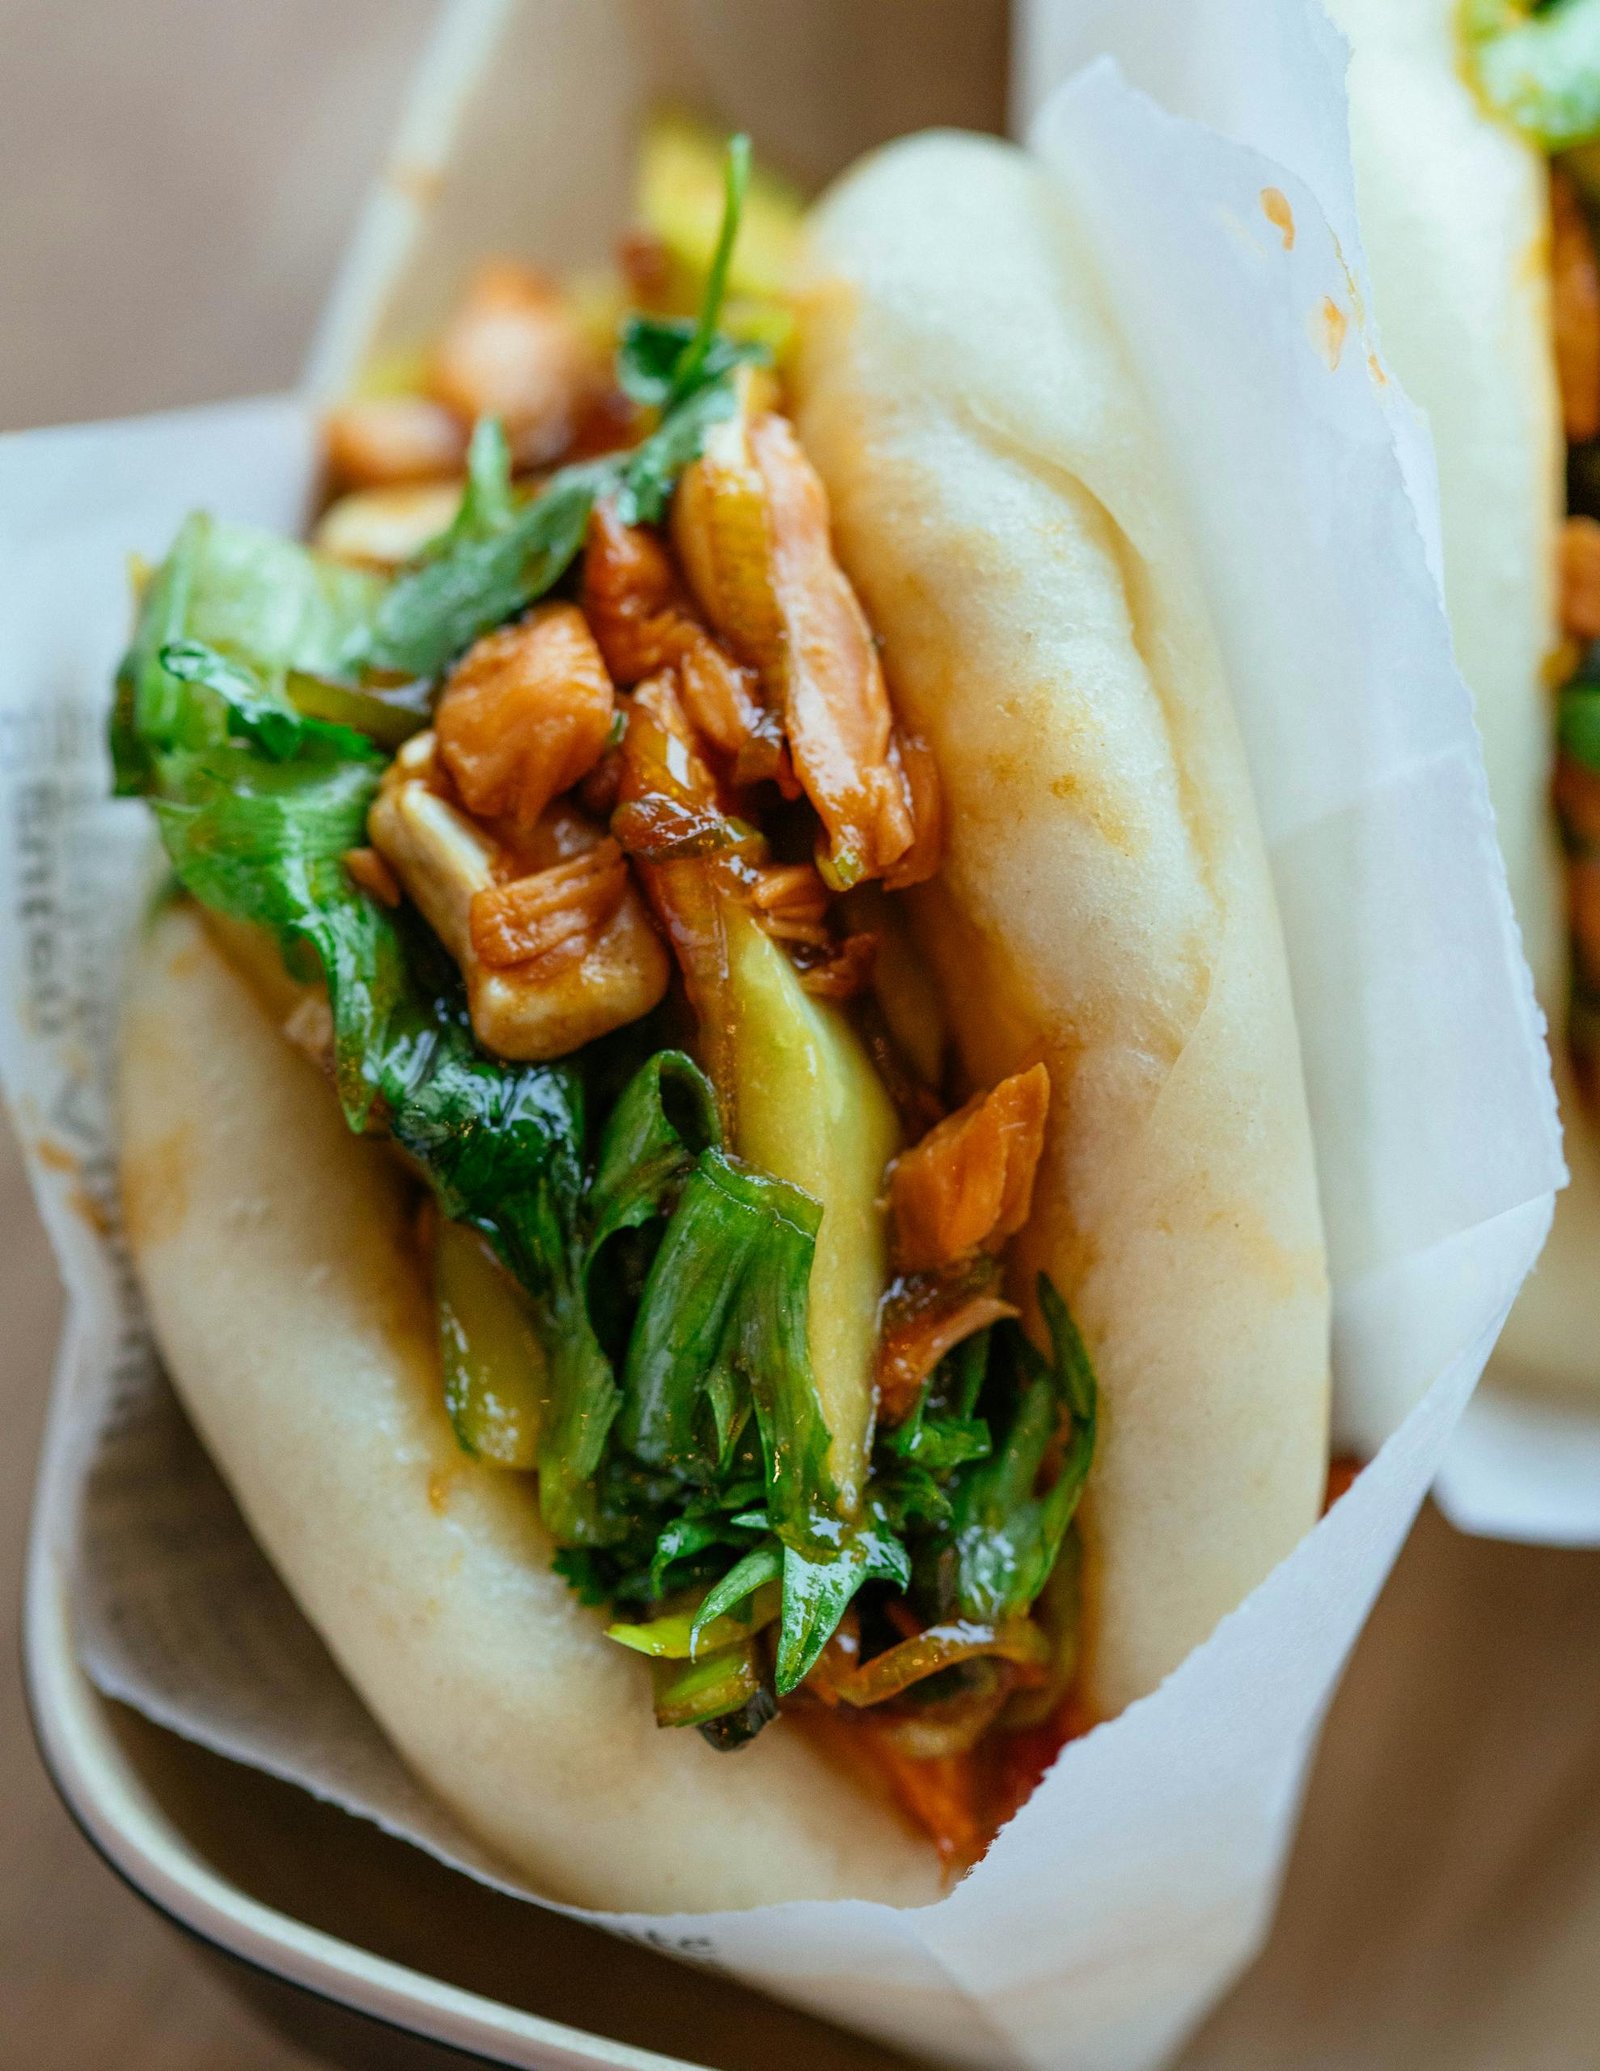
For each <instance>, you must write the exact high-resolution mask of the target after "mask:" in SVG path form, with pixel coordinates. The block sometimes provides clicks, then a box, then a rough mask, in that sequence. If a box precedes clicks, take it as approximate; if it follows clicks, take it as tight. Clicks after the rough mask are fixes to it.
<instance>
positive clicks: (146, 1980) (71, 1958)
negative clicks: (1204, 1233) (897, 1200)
mask: <svg viewBox="0 0 1600 2071" xmlns="http://www.w3.org/2000/svg"><path fill="white" fill-rule="evenodd" d="M432 12H433V9H432V4H431V0H334V4H329V0H229V4H227V5H226V6H222V5H219V4H217V0H116V4H112V0H73V4H68V5H63V4H61V0H0V282H3V283H4V287H3V291H0V428H3V429H6V430H14V429H17V428H20V427H24V426H28V425H35V424H45V423H53V422H60V421H66V420H71V419H77V418H90V417H107V416H115V415H120V414H125V413H132V412H138V411H145V410H151V409H161V408H168V407H173V406H179V405H183V404H187V403H194V402H201V401H206V400H210V399H213V398H217V397H222V396H230V395H241V394H247V393H252V392H260V391H263V390H271V389H275V388H282V387H285V386H288V385H290V384H292V383H293V381H294V379H295V376H296V373H297V370H298V368H299V365H300V362H301V359H302V357H303V354H304V351H305V348H306V345H307V343H308V340H309V337H310V332H311V327H312V325H313V322H314V320H315V317H316V314H317V312H318V309H319V307H320V304H321V301H322V298H323V296H324V294H325V292H326V289H327V287H328V284H329V282H330V280H331V278H332V275H333V271H334V268H335V265H336V263H337V261H338V258H339V255H340V253H341V251H342V249H343V246H344V244H345V241H346V239H347V237H348V235H349V232H350V228H351V224H352V220H353V217H354V213H355V210H356V208H357V206H358V204H359V200H360V197H361V194H362V190H363V187H364V184H365V182H366V180H367V179H368V177H369V175H370V174H371V172H372V171H373V169H374V168H375V166H376V164H377V162H378V160H379V158H380V156H381V153H382V150H383V147H384V145H385V142H386V140H387V138H388V135H389V132H390V130H391V128H392V125H393V122H394V119H395V115H396V111H397V108H398V105H399V102H400V98H401V96H402V93H403V90H404V85H405V82H406V79H407V76H408V74H409V71H410V68H411V66H412V65H413V63H414V62H415V59H416V57H417V55H418V53H419V50H420V48H421V44H422V41H423V38H424V36H425V35H426V32H427V29H428V26H429V23H430V21H431V18H432ZM0 637H3V632H0ZM0 1319H3V1322H4V1355H3V1358H0V1412H3V1415H4V1421H5V1428H6V1432H7V1443H6V1444H5V1445H4V1447H3V1448H0V1616H3V1618H4V1620H5V1622H6V1626H7V1631H6V1661H7V1667H6V1670H5V1672H4V1674H3V1676H0V1862H3V1863H4V1864H5V1865H6V1866H7V1871H8V1874H7V1876H6V1877H5V1879H4V1882H3V1885H0V2064H4V2065H7V2066H10V2065H15V2066H18V2067H19V2071H20V2067H26V2071H68V2067H71V2071H82V2067H86V2066H100V2065H106V2066H110V2065H115V2066H117V2067H118V2071H156V2067H158V2066H159V2067H160V2071H200V2067H215V2066H222V2065H227V2066H229V2067H233V2071H285V2067H289V2066H295V2065H303V2064H307V2063H309V2062H311V2061H312V2059H311V2058H310V2057H308V2056H306V2055H305V2054H303V2053H302V2052H300V2051H299V2050H298V2049H296V2048H294V2047H291V2046H290V2045H289V2044H287V2043H284V2042H281V2041H279V2040H278V2039H277V2038H276V2037H275V2036H274V2035H273V2034H271V2033H270V2032H269V2031H268V2030H267V2029H266V2028H265V2027H262V2026H260V2025H258V2024H257V2022H256V2020H255V2018H254V2017H253V2015H251V2014H250V2013H247V2012H246V2011H245V2010H244V2008H243V2007H242V2006H241V2005H240V2004H239V2003H238V2002H237V2001H236V2000H235V1998H234V1997H233V1996H232V1994H231V1993H230V1992H229V1991H228V1990H227V1989H226V1988H225V1987H224V1986H223V1985H222V1984H221V1983H219V1982H218V1981H217V1979H216V1977H215V1976H214V1975H213V1973H212V1972H211V1970H210V1969H209V1968H207V1967H205V1966H203V1965H202V1963H201V1962H200V1961H199V1959H198V1958H197V1957H196V1956H195V1955H194V1954H193V1953H192V1952H191V1951H190V1950H189V1949H188V1948H187V1947H186V1945H185V1944H183V1943H182V1942H181V1941H180V1940H179V1939H178V1937H177V1936H175V1935H174V1934H173V1933H172V1932H171V1930H170V1929H168V1928H167V1927H166V1926H164V1925H163V1924H162V1923H161V1922H160V1921H159V1920H157V1919H156V1918H155V1916H154V1915H152V1914H150V1913H148V1912H147V1911H146V1910H145V1909H144V1907H143V1906H142V1904H141V1903H140V1902H139V1901H138V1900H136V1899H135V1898H134V1897H132V1896H131V1895H130V1894H129V1893H127V1892H126V1891H124V1890H123V1889H122V1888H121V1886H120V1885H119V1884H118V1883H117V1882H116V1881H115V1880H114V1878H113V1877H112V1876H111V1874H110V1873H109V1872H108V1871H107V1870H105V1869H104V1868H103V1867H102V1866H101V1865H100V1864H99V1863H98V1862H97V1861H96V1860H95V1858H94V1857H93V1856H92V1854H91V1853H90V1852H89V1850H88V1849H87V1847H86V1846H85V1845H84V1844H83V1843H82V1841H81V1840H80V1839H79V1838H78V1837H77V1835H76V1834H75V1833H74V1831H73V1830H72V1828H71V1826H70V1824H69V1822H68V1820H67V1818H66V1816H65V1814H64V1813H63V1812H62V1811H61V1810H60V1808H59V1806H58V1805H57V1803H56V1801H55V1799H54V1797H53V1796H52V1794H51V1791H50V1788H49V1785H48V1783H47V1781H46V1779H45V1777H44V1775H43V1772H42V1770H41V1769H40V1767H39V1764H38V1761H37V1758H36V1756H35V1754H34V1752H33V1748H32V1743H31V1740H30V1737H29V1734H28V1730H27V1725H26V1720H25V1715H24V1710H23V1705H22V1699H21V1692H20V1689H19V1687H18V1683H17V1679H16V1677H15V1674H14V1672H13V1670H12V1667H11V1664H12V1663H14V1662H15V1660H16V1656H17V1634H16V1604H17V1594H18V1583H19V1577H20V1573H21V1563H22V1555H23V1544H24V1538H25V1533H26V1524H27V1510H28V1500H29V1486H30V1481H31V1476H32V1471H33V1461H34V1455H35V1450H36V1447H37V1441H38V1432H39V1424H40V1418H41V1413H42V1408H43V1402H44V1395H45V1390H46V1386H47V1379H48V1369H49V1362H50V1357H51V1352H52V1348H53V1344H54V1338H55V1332H56V1329H57V1324H58V1320H59V1296H58V1291H57V1287H56V1283H55V1275H54V1270H53V1267H52V1265H51V1262H50V1259H49V1255H48V1252H47V1250H46V1247H45V1245H44V1242H43V1238H42V1236H41V1234H40V1233H39V1231H38V1229H37V1226H36V1224H35V1222H34V1219H33V1215H32V1211H31V1207H30V1204H29V1201H28V1197H27V1191H26V1186H25V1183H24V1180H23V1178H22V1174H21V1169H20V1165H19V1163H18V1160H17V1157H16V1152H15V1146H14V1143H13V1142H12V1140H11V1138H10V1136H9V1134H8V1133H6V1132H5V1130H4V1124H3V1123H0ZM1597 2037H1600V1555H1592V1556H1579V1555H1567V1554H1552V1553H1546V1552H1541V1551H1537V1550H1530V1549H1526V1548H1511V1547H1503V1546H1495V1545H1489V1544H1485V1543H1482V1542H1473V1541H1468V1540H1464V1539H1461V1538H1460V1537H1458V1536H1457V1535H1456V1534H1454V1533H1453V1532H1452V1531H1450V1529H1449V1528H1448V1527H1447V1526H1446V1525H1444V1524H1443V1523H1442V1521H1441V1520H1440V1519H1439V1518H1438V1517H1437V1516H1436V1515H1435V1514H1433V1513H1432V1512H1428V1513H1425V1515H1424V1517H1423V1519H1422V1521H1421V1523H1420V1524H1419V1526H1418V1529H1417V1532H1416V1534H1415V1535H1414V1537H1413V1540H1412V1542H1411V1545H1410V1546H1409V1548H1408V1550H1407V1552H1406V1554H1405V1556H1404V1557H1403V1559H1402V1562H1401V1564H1400V1568H1399V1570H1398V1571H1397V1573H1396V1576H1395V1578H1394V1580H1393V1582H1392V1583H1391V1585H1390V1587H1389V1589H1388V1591H1387V1593H1386V1595H1385V1598H1384V1600H1383V1602H1382V1604H1381V1605H1380V1607H1379V1610H1378V1614H1377V1616H1376V1618H1375V1620H1374V1622H1373V1624H1372V1626H1371V1628H1370V1629H1369V1631H1368V1633H1367V1635H1366V1637H1365V1638H1364V1639H1363V1641H1362V1643H1361V1647H1360V1649H1359V1651H1358V1654H1357V1658H1356V1661H1355V1664H1354V1667H1353V1670H1352V1673H1351V1675H1350V1677H1349V1679H1348V1681H1347V1683H1346V1685H1345V1688H1344V1690H1343V1692H1342V1694H1341V1696H1340V1698H1339V1700H1338V1703H1337V1705H1336V1707H1335V1711H1334V1715H1333V1721H1332V1725H1331V1729H1330V1734H1329V1738H1328V1741H1327V1744H1326V1746H1325V1748H1324V1751H1323V1755H1322V1758H1321V1760H1320V1763H1319V1766H1318V1770H1317V1773H1316V1776H1315V1778H1314V1780H1313V1784H1312V1789H1311V1796H1310V1801H1309V1807H1308V1816H1307V1821H1306V1825H1305V1828H1304V1830H1303V1833H1302V1836H1301V1840H1300V1844H1299V1847H1298V1849H1297V1852H1296V1855H1295V1858H1294V1862H1293V1864H1292V1867H1291V1871H1290V1875H1289V1880H1288V1886H1287V1891H1286V1900H1285V1907H1284V1912H1283V1916H1282V1918H1281V1920H1280V1923H1279V1926H1278V1929H1277V1932H1276V1934H1275V1936H1274V1939H1273V1942H1272V1945H1271V1947H1270V1949H1269V1951H1268V1954H1267V1956H1266V1958H1265V1959H1264V1961H1263V1963H1262V1964H1261V1965H1260V1966H1259V1967H1258V1969H1257V1970H1256V1971H1255V1972H1254V1973H1253V1974H1252V1976H1251V1977H1250V1978H1249V1979H1248V1980H1247V1981H1246V1982H1245V1984H1244V1985H1243V1986H1242V1987H1241V1988H1240V1989H1239V1990H1238V1991H1237V1992H1236V1993H1235V1994H1234V1995H1233V1996H1232V1998H1231V1999H1230V2000H1229V2001H1228V2002H1227V2004H1225V2005H1224V2007H1223V2008H1222V2009H1220V2010H1219V2012H1218V2014H1217V2015H1216V2016H1215V2018H1214V2019H1213V2021H1212V2023H1211V2024H1210V2026H1209V2027H1208V2029H1207V2030H1206V2031H1205V2033H1204V2034H1203V2035H1202V2036H1201V2037H1200V2038H1199V2040H1198V2041H1197V2043H1196V2044H1195V2045H1194V2047H1193V2049H1192V2050H1191V2052H1190V2053H1189V2055H1188V2056H1187V2057H1186V2058H1185V2064H1186V2066H1187V2067H1189V2071H1200V2067H1206V2071H1225V2067H1226V2071H1238V2067H1242V2066H1246V2065H1249V2066H1256V2065H1269V2064H1270V2065H1278V2064H1283V2065H1289V2064H1300V2065H1304V2066H1312V2065H1316V2066H1334V2065H1338V2066H1350V2067H1355V2066H1358V2065H1359V2066H1377V2065H1379V2064H1382V2065H1395V2066H1400V2065H1413V2064H1418V2063H1422V2062H1424V2061H1426V2062H1428V2063H1430V2064H1437V2065H1440V2066H1444V2065H1448V2066H1451V2067H1459V2071H1499V2067H1512V2066H1515V2067H1517V2071H1542V2067H1549V2071H1571V2067H1575V2066H1579V2065H1584V2064H1591V2063H1600V2040H1597ZM677 2040H678V2046H680V2047H681V2046H683V2045H682V2041H681V2038H678V2039H677ZM662 2046H667V2047H670V2046H673V2044H672V2042H669V2041H667V2040H665V2039H663V2042H662ZM380 2061H388V2059H386V2058H382V2059H380Z"/></svg>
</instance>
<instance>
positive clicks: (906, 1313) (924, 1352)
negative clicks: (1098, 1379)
mask: <svg viewBox="0 0 1600 2071" xmlns="http://www.w3.org/2000/svg"><path fill="white" fill-rule="evenodd" d="M1016 1313H1017V1312H1016V1310H1015V1309H1014V1308H1013V1307H1012V1306H1011V1304H1010V1303H1009V1302H1008V1301H1003V1300H1002V1299H1001V1296H1000V1268H999V1265H998V1263H997V1262H996V1261H995V1260H994V1259H991V1258H986V1257H980V1258H979V1259H978V1260H976V1261H972V1260H969V1261H968V1262H967V1263H966V1264H965V1265H963V1266H960V1267H946V1268H945V1269H944V1271H943V1272H939V1273H908V1274H905V1275H903V1276H902V1277H901V1278H899V1279H897V1280H896V1281H895V1282H894V1284H893V1285H892V1286H891V1287H890V1289H889V1292H888V1293H887V1294H886V1295H885V1296H884V1298H883V1308H882V1313H881V1318H880V1323H879V1330H878V1357H877V1369H876V1374H875V1381H876V1387H877V1396H878V1415H879V1416H880V1417H881V1418H882V1420H883V1422H884V1423H885V1424H899V1423H903V1422H904V1421H905V1419H906V1418H907V1417H908V1416H909V1415H910V1414H911V1412H912V1410H913V1408H914V1407H915V1406H916V1400H917V1397H918V1395H919V1394H920V1393H921V1392H922V1384H923V1382H924V1381H925V1380H926V1379H927V1378H928V1376H929V1374H931V1373H932V1372H933V1369H934V1368H935V1367H936V1366H937V1365H938V1364H939V1361H940V1360H941V1359H943V1358H944V1356H945V1354H946V1353H947V1352H951V1351H954V1349H955V1347H956V1346H957V1345H959V1344H960V1343H961V1342H962V1340H963V1339H964V1338H969V1337H972V1336H974V1335H975V1334H976V1333H977V1332H978V1331H980V1330H987V1329H988V1327H989V1325H990V1324H991V1323H999V1322H1000V1321H1001V1320H1002V1319H1003V1318H1004V1317H1007V1316H1015V1315H1016Z"/></svg>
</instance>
